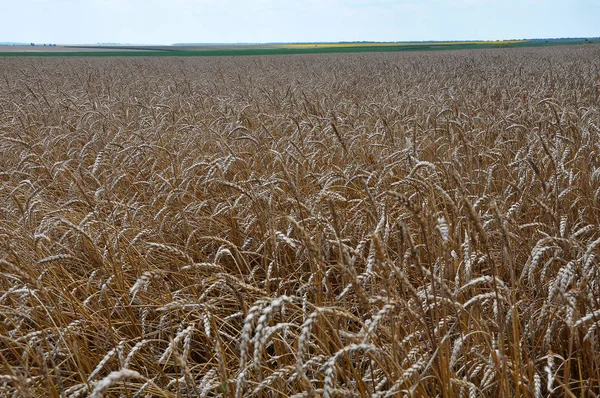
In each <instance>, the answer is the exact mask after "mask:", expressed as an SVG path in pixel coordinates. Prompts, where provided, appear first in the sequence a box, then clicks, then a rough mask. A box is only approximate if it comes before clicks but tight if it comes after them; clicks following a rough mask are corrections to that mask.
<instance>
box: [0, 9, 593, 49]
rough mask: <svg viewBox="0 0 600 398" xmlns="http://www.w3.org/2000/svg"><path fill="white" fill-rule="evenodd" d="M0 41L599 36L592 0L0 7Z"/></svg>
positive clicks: (432, 38)
mask: <svg viewBox="0 0 600 398" xmlns="http://www.w3.org/2000/svg"><path fill="white" fill-rule="evenodd" d="M0 18H1V19H0V21H1V22H2V23H1V24H0V42H5V41H18V42H37V43H44V42H46V43H59V44H60V43H98V42H119V43H138V44H171V43H177V42H198V43H199V42H202V43H236V42H252V43H261V42H306V41H308V42H314V41H356V40H369V41H410V40H496V39H521V38H547V37H583V36H585V37H597V36H600V0H563V1H558V0H420V1H418V0H371V1H368V0H320V1H318V0H287V1H284V0H219V1H217V0H169V1H167V0H52V1H44V0H19V1H13V0H0Z"/></svg>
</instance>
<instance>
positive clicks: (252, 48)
mask: <svg viewBox="0 0 600 398" xmlns="http://www.w3.org/2000/svg"><path fill="white" fill-rule="evenodd" d="M593 43H600V39H550V40H541V39H537V40H504V41H454V42H398V43H374V42H357V43H289V44H210V45H173V46H135V45H131V46H75V45H70V46H56V47H47V46H39V45H38V46H0V57H1V56H15V55H19V56H124V55H127V56H233V55H285V54H324V53H354V52H397V51H439V50H468V49H483V48H496V47H503V48H518V47H540V46H544V47H545V46H556V45H573V44H593Z"/></svg>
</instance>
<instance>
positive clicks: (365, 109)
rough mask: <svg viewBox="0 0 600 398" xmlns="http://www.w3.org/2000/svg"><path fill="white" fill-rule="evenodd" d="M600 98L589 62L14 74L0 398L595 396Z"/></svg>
mask: <svg viewBox="0 0 600 398" xmlns="http://www.w3.org/2000/svg"><path fill="white" fill-rule="evenodd" d="M599 103H600V46H598V45H597V44H585V45H573V46H557V47H554V46H548V47H522V48H493V49H479V50H468V49H467V50H462V51H435V52H379V53H357V54H296V55H278V56H246V57H229V56H222V57H168V58H164V57H141V56H138V57H117V56H114V57H95V58H88V57H74V56H71V57H60V58H58V57H52V58H48V57H36V58H31V57H27V58H26V57H3V58H0V311H1V312H2V316H1V317H0V360H1V363H2V368H1V369H2V370H1V371H0V395H2V396H7V397H38V396H51V397H59V396H61V397H63V396H64V397H87V396H91V397H101V396H110V397H113V396H114V397H118V396H126V397H143V396H152V397H197V396H209V397H211V396H225V397H242V396H256V397H275V396H297V397H304V396H306V397H318V396H323V397H354V396H377V397H395V396H414V397H435V396H439V397H454V396H468V397H469V398H471V397H480V396H482V397H497V396H503V397H512V396H522V397H545V396H549V395H553V396H575V397H588V396H595V394H598V393H600V351H599V350H600V346H599V344H598V342H599V333H600V331H599V330H598V326H600V263H599V259H600V256H599V255H600V222H599V221H600V108H599V105H598V104H599ZM146 394H148V395H146Z"/></svg>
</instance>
